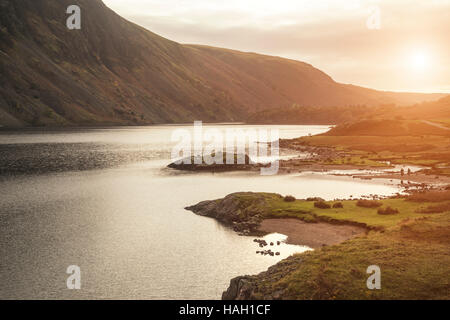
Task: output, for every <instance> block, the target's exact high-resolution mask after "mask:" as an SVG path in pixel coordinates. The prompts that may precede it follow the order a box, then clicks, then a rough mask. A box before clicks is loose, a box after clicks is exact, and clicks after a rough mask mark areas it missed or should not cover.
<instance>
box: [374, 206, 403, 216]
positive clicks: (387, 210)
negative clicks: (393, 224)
mask: <svg viewBox="0 0 450 320" xmlns="http://www.w3.org/2000/svg"><path fill="white" fill-rule="evenodd" d="M398 213H399V212H398V210H397V209H393V208H391V207H387V208H384V209H383V208H380V209H378V214H381V215H384V216H389V215H393V214H398Z"/></svg>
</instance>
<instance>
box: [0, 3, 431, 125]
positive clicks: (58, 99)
mask: <svg viewBox="0 0 450 320" xmlns="http://www.w3.org/2000/svg"><path fill="white" fill-rule="evenodd" d="M72 4H78V5H79V6H80V7H81V10H82V28H81V30H68V29H67V28H66V19H67V17H68V15H67V14H66V8H67V7H68V6H69V5H72ZM0 57H1V59H0V84H1V86H0V125H8V126H13V125H17V126H23V125H94V124H151V123H176V122H178V123H179V122H190V121H193V120H203V121H209V122H211V121H239V120H240V121H242V120H244V119H245V118H246V115H247V114H248V113H250V112H254V111H258V110H263V109H268V108H275V107H279V106H284V105H291V104H293V103H297V104H300V105H314V106H332V105H355V104H366V105H378V104H380V103H397V104H409V103H413V102H421V101H425V100H433V99H436V98H437V97H439V95H423V94H397V93H389V92H379V91H375V90H370V89H365V88H360V87H356V86H350V85H342V84H339V83H336V82H335V81H333V80H332V79H331V78H330V77H329V76H327V75H326V74H325V73H323V72H321V71H320V70H318V69H315V68H314V67H312V66H311V65H308V64H306V63H302V62H299V61H294V60H288V59H282V58H278V57H270V56H264V55H258V54H254V53H244V52H237V51H232V50H227V49H219V48H212V47H207V46H198V45H181V44H178V43H176V42H173V41H170V40H167V39H165V38H162V37H160V36H158V35H156V34H154V33H152V32H150V31H148V30H146V29H144V28H142V27H139V26H137V25H135V24H133V23H131V22H129V21H127V20H125V19H123V18H121V17H120V16H119V15H117V14H115V13H114V12H113V11H112V10H110V9H109V8H107V7H106V6H105V5H104V4H103V3H102V2H101V1H100V0H77V1H75V0H58V1H51V0H0Z"/></svg>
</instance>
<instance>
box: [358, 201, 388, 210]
mask: <svg viewBox="0 0 450 320" xmlns="http://www.w3.org/2000/svg"><path fill="white" fill-rule="evenodd" d="M356 205H357V206H358V207H363V208H378V207H381V206H382V205H383V204H382V203H381V202H380V201H377V200H358V202H357V203H356Z"/></svg>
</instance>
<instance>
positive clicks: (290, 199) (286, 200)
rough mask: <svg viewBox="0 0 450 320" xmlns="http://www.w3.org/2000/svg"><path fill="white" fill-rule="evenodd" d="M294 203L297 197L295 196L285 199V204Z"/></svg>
mask: <svg viewBox="0 0 450 320" xmlns="http://www.w3.org/2000/svg"><path fill="white" fill-rule="evenodd" d="M294 201H295V197H293V196H286V197H284V202H294Z"/></svg>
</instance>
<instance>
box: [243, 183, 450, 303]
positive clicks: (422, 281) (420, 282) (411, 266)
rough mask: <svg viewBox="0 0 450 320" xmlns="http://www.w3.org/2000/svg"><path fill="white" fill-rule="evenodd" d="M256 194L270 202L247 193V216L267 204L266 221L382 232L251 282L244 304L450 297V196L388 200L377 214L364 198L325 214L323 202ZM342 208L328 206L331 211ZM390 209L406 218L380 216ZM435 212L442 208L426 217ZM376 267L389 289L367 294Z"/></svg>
mask: <svg viewBox="0 0 450 320" xmlns="http://www.w3.org/2000/svg"><path fill="white" fill-rule="evenodd" d="M255 195H257V196H258V197H261V195H263V197H264V198H265V200H266V202H265V204H264V203H263V202H261V201H258V202H254V201H252V197H255V196H252V194H242V196H241V198H240V201H242V207H241V208H242V209H243V210H242V212H252V210H248V211H245V210H244V208H246V207H247V209H248V206H250V207H251V206H256V205H257V204H260V205H263V206H265V208H266V211H265V217H278V218H279V217H294V218H299V219H302V220H304V221H309V222H314V221H321V220H332V221H333V222H335V223H337V222H339V223H361V224H365V225H366V226H367V227H369V228H374V229H373V230H372V231H370V232H369V233H368V234H366V235H362V236H358V237H357V238H355V239H352V240H347V241H345V242H343V243H341V244H338V245H334V246H329V247H323V248H320V249H318V250H315V251H312V252H307V253H303V254H299V255H295V256H293V257H291V258H288V259H286V260H284V261H282V262H280V263H279V264H277V265H275V266H274V267H272V268H270V269H269V270H268V271H267V272H264V273H262V274H260V275H257V276H251V277H246V278H245V281H244V282H243V283H244V284H243V287H242V290H241V292H240V295H238V296H237V297H236V298H237V299H274V298H275V299H278V298H280V299H450V250H449V246H450V207H449V205H450V196H449V195H450V194H449V192H446V193H445V192H444V193H439V194H437V193H432V194H423V195H421V196H420V197H414V196H413V197H410V198H403V199H384V200H380V201H379V202H380V203H379V204H377V207H373V208H367V207H360V206H358V201H357V200H352V201H350V200H349V201H342V202H341V203H342V205H343V208H339V209H338V208H334V209H333V208H330V209H320V208H317V207H315V205H314V204H315V203H317V201H306V200H295V201H292V199H290V201H291V202H286V201H285V200H284V198H282V197H280V196H279V195H274V194H255ZM335 203H336V202H335V201H330V202H327V204H329V205H331V206H332V205H333V204H335ZM366 204H367V203H366ZM366 204H364V203H362V205H366ZM380 204H381V206H379V205H380ZM360 205H361V203H360ZM369 205H371V204H370V203H369ZM386 207H391V208H395V209H397V210H398V212H399V213H398V214H393V215H382V214H379V213H378V210H379V209H380V208H382V209H383V208H386ZM430 207H431V208H433V207H440V208H441V209H442V210H441V212H440V213H433V214H430V213H428V214H426V213H421V212H423V211H424V209H425V208H430ZM255 209H256V208H255ZM435 211H436V212H438V211H439V210H435ZM370 265H378V266H379V267H380V268H381V279H382V280H381V282H382V289H381V290H368V289H367V286H366V280H367V278H368V277H369V275H368V274H366V270H367V267H368V266H370Z"/></svg>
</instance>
